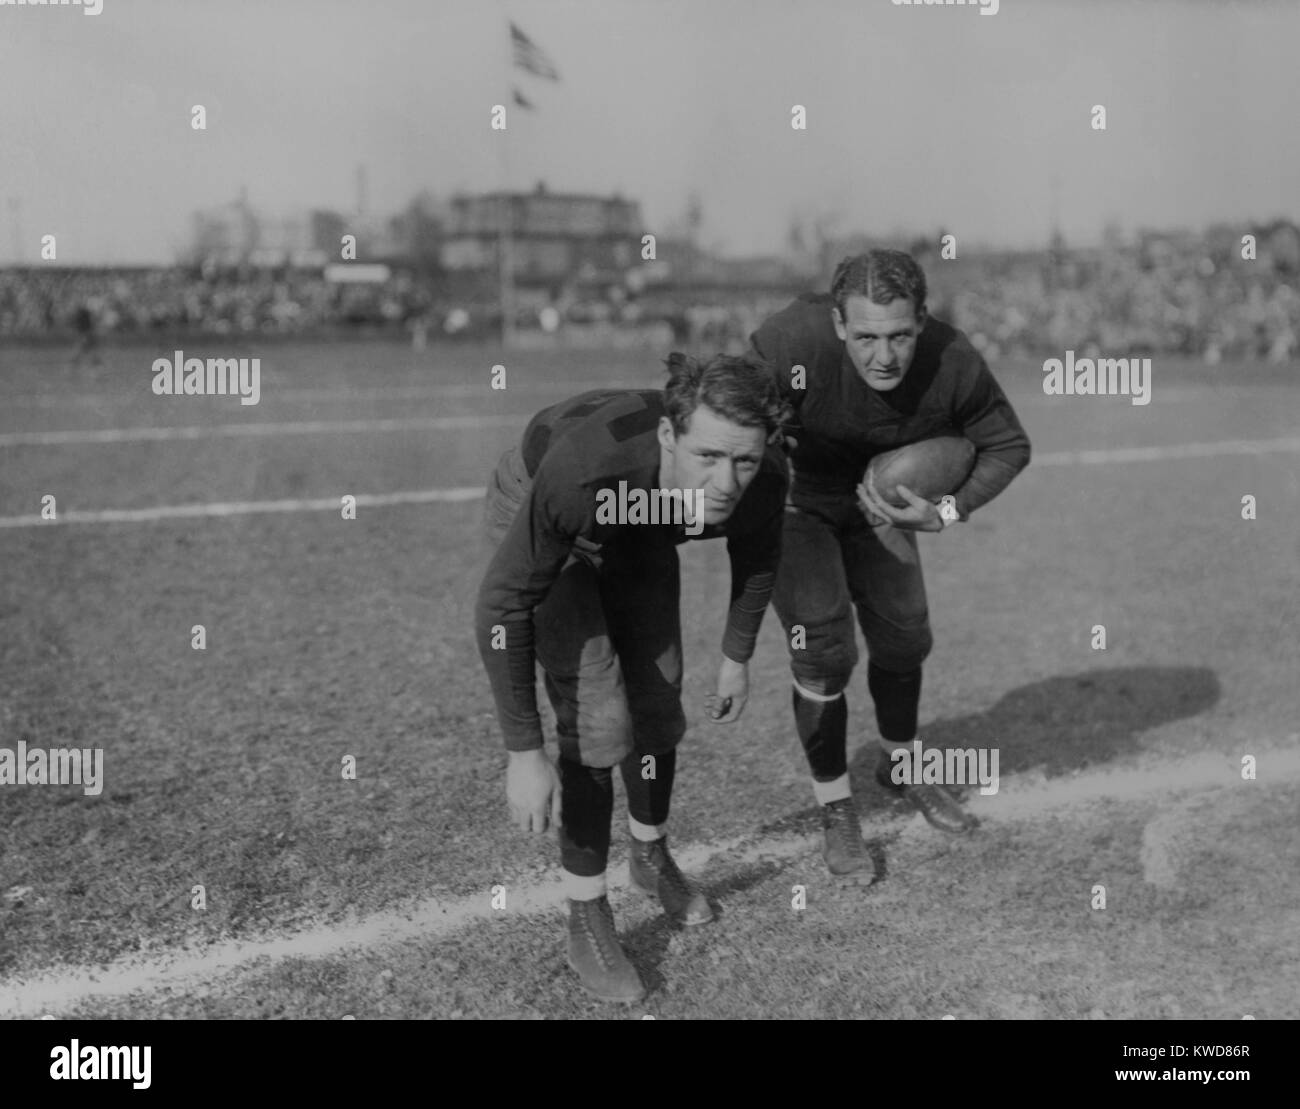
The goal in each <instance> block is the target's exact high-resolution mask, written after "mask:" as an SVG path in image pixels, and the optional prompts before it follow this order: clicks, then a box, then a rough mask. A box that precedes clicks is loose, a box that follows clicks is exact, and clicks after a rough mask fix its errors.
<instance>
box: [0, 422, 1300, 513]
mask: <svg viewBox="0 0 1300 1109" xmlns="http://www.w3.org/2000/svg"><path fill="white" fill-rule="evenodd" d="M476 418H477V417H476ZM493 418H494V419H499V420H501V421H502V426H507V425H508V424H509V423H510V422H511V421H513V422H514V423H522V422H524V421H522V420H515V419H514V417H493ZM446 419H450V420H454V419H460V417H448V418H446ZM351 422H353V423H366V422H367V421H351ZM369 422H378V423H385V424H397V423H413V422H418V421H396V420H389V421H369ZM233 426H235V427H264V426H271V427H273V426H277V425H262V424H247V425H245V424H237V425H233ZM293 426H298V427H312V426H315V425H293ZM331 426H332V425H331ZM484 426H488V425H484ZM136 430H140V429H136ZM144 430H150V429H144ZM154 430H157V431H160V432H161V431H196V432H198V431H211V430H214V429H211V428H158V429H154ZM59 434H74V433H59ZM75 434H80V433H75ZM102 434H107V433H102ZM159 437H160V438H162V437H163V436H159ZM194 437H195V438H200V437H201V436H197V435H196V436H194ZM0 445H3V443H0ZM1270 451H1287V452H1296V451H1300V438H1287V439H1261V440H1249V439H1234V440H1228V441H1225V442H1220V443H1180V444H1176V445H1173V446H1168V447H1118V448H1114V449H1112V450H1095V451H1056V452H1048V453H1044V454H1038V455H1035V456H1034V459H1033V461H1032V462H1031V463H1030V468H1031V470H1032V468H1033V467H1036V466H1093V465H1104V464H1110V463H1117V462H1163V461H1171V460H1174V459H1185V458H1213V457H1216V456H1220V455H1234V454H1250V455H1254V454H1262V453H1267V452H1270ZM484 492H485V490H484V488H483V486H481V485H459V486H448V487H445V488H441V489H416V490H412V491H410V492H404V493H360V494H357V495H356V496H357V507H358V508H363V507H370V508H376V507H383V506H384V505H395V504H444V503H450V504H455V503H458V502H461V501H472V500H477V499H478V498H479V497H481V496H483V494H484ZM340 507H341V502H340V499H339V497H318V498H315V499H295V500H280V501H231V502H222V503H216V504H181V505H158V506H155V507H151V508H109V509H102V510H97V511H96V510H88V511H79V510H76V509H72V510H66V511H63V512H60V513H59V515H58V516H57V517H56V518H55V519H54V520H45V519H42V518H41V516H40V515H29V516H0V529H2V528H36V527H49V526H51V525H58V524H123V523H126V524H141V523H152V522H155V521H158V520H176V519H198V518H202V517H207V516H246V515H251V514H253V513H288V512H330V511H334V512H336V511H338V510H339V508H340Z"/></svg>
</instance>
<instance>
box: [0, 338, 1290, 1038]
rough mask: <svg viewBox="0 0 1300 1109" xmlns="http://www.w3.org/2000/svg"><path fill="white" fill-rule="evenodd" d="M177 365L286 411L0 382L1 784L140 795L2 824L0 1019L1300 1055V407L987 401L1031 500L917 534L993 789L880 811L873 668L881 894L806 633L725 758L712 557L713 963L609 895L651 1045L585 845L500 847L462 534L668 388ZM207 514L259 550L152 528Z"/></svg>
mask: <svg viewBox="0 0 1300 1109" xmlns="http://www.w3.org/2000/svg"><path fill="white" fill-rule="evenodd" d="M177 345H181V346H186V347H192V348H193V349H187V350H186V353H187V354H191V355H202V356H207V355H216V356H227V355H230V354H237V353H243V354H245V355H248V356H258V357H260V358H261V373H262V377H261V402H260V404H258V405H257V406H241V405H240V404H239V403H238V401H237V400H236V399H234V398H229V397H227V398H222V397H188V398H167V397H156V396H154V395H153V394H152V392H151V391H150V381H151V377H152V374H151V371H150V366H151V363H152V361H153V359H154V358H156V357H159V356H163V355H169V354H170V348H169V349H167V350H161V349H152V348H149V349H145V348H136V349H119V350H110V351H107V352H106V353H105V357H104V361H103V364H102V365H100V366H95V367H89V366H82V367H75V366H74V365H73V364H72V361H71V358H70V356H69V352H68V351H67V350H58V349H51V348H45V349H39V350H36V349H24V348H14V347H7V348H0V565H3V568H4V573H3V576H2V577H0V747H8V748H11V749H12V748H15V747H16V746H17V744H18V742H19V741H23V742H25V743H26V744H27V745H28V746H29V747H42V748H56V747H67V746H73V745H75V746H78V747H83V748H102V749H103V751H104V766H105V781H104V786H103V791H102V793H101V794H99V795H98V796H86V795H85V794H84V793H83V790H82V789H81V788H80V787H77V786H50V785H46V786H27V787H19V786H0V1015H7V1016H33V1015H41V1014H44V1013H53V1014H56V1015H62V1016H71V1015H80V1016H114V1017H143V1016H167V1017H177V1018H187V1017H295V1018H296V1017H326V1018H337V1017H340V1016H343V1015H345V1014H350V1015H354V1016H356V1017H358V1018H368V1017H443V1018H445V1017H467V1018H468V1017H533V1018H537V1017H542V1018H551V1017H582V1016H620V1017H625V1016H632V1017H639V1016H641V1015H644V1014H647V1013H649V1014H653V1015H655V1016H657V1017H676V1018H688V1017H785V1016H794V1017H814V1016H826V1017H849V1016H862V1017H918V1018H936V1017H940V1016H943V1015H946V1014H951V1015H954V1016H956V1017H958V1018H1004V1017H1035V1018H1039V1017H1041V1018H1083V1017H1094V1018H1099V1017H1105V1018H1165V1017H1198V1018H1199V1017H1240V1016H1241V1015H1243V1014H1251V1015H1254V1016H1256V1017H1258V1018H1261V1019H1263V1018H1269V1017H1272V1018H1279V1017H1281V1018H1295V1017H1298V1016H1300V951H1298V950H1297V947H1296V944H1295V937H1296V936H1297V935H1300V823H1298V822H1297V819H1296V817H1297V814H1298V813H1300V682H1298V681H1297V678H1300V630H1298V629H1300V589H1297V571H1298V570H1300V524H1298V523H1297V521H1300V476H1298V474H1300V457H1298V455H1300V438H1297V419H1296V414H1297V413H1298V412H1300V379H1298V378H1297V372H1298V371H1297V369H1296V367H1295V366H1290V367H1265V366H1254V365H1235V366H1219V367H1213V368H1209V367H1205V366H1201V365H1196V364H1190V363H1181V362H1179V361H1177V360H1176V359H1172V358H1156V359H1155V360H1154V372H1153V399H1152V402H1151V404H1150V405H1148V406H1145V407H1141V406H1133V405H1131V404H1130V403H1129V401H1128V399H1127V398H1124V397H1099V398H1083V397H1061V398H1055V397H1046V396H1044V395H1043V394H1042V390H1041V376H1042V375H1041V372H1040V370H1039V369H1038V368H1037V366H1036V365H1035V364H1032V363H1027V362H1022V363H1011V364H1006V365H1001V366H995V367H994V370H995V372H996V373H997V374H998V377H999V379H1000V381H1001V382H1002V383H1003V385H1004V387H1005V388H1006V390H1007V392H1008V394H1009V395H1010V396H1011V399H1012V401H1013V403H1015V404H1016V406H1017V409H1018V411H1019V412H1020V415H1021V417H1022V420H1023V421H1024V423H1025V426H1026V428H1027V430H1028V431H1029V435H1030V438H1031V439H1032V441H1033V444H1034V451H1035V458H1034V461H1033V462H1032V463H1031V465H1030V467H1029V469H1028V470H1027V471H1026V472H1025V473H1024V474H1022V475H1021V476H1020V478H1018V479H1017V481H1016V482H1015V483H1014V484H1013V485H1012V486H1011V487H1010V488H1009V489H1008V490H1007V492H1006V493H1004V494H1003V496H1002V497H1001V498H999V499H998V500H997V501H995V502H994V503H993V504H991V505H989V506H988V507H986V508H985V509H983V510H982V511H980V512H979V513H977V514H976V515H975V517H974V518H973V519H972V520H971V521H970V522H969V523H968V524H965V525H962V526H960V527H958V528H957V529H955V530H954V531H952V532H950V533H947V534H943V535H938V536H924V537H923V538H922V544H923V548H922V549H923V558H924V560H925V564H926V567H927V584H928V589H929V596H930V605H931V612H932V622H933V627H934V632H935V639H936V647H935V650H934V653H933V655H932V656H931V658H930V661H929V662H928V664H927V668H926V679H925V689H924V693H923V698H922V736H923V738H924V739H925V741H926V742H927V744H937V745H953V746H963V747H968V746H985V747H997V748H998V750H999V752H1000V771H1001V775H1002V780H1001V789H1000V791H999V793H998V794H996V795H994V796H990V797H979V796H973V797H971V798H970V800H969V802H968V803H969V804H970V805H971V807H972V808H973V809H974V810H975V811H976V812H978V813H979V815H980V817H981V819H982V827H981V829H980V830H979V831H978V832H977V833H976V834H975V835H974V836H972V837H969V838H967V839H963V840H956V841H954V840H951V839H947V838H944V837H943V836H942V835H941V833H939V832H936V831H933V830H932V829H930V828H929V826H928V825H926V824H924V822H923V821H921V819H920V818H919V817H918V816H915V815H914V814H913V813H912V812H911V810H910V809H908V808H906V807H905V806H900V805H899V803H897V802H895V801H893V800H891V799H888V798H887V797H885V796H884V795H883V794H882V793H881V792H880V791H879V790H878V789H877V788H876V787H875V786H874V784H873V783H872V781H871V769H872V766H873V765H874V762H873V760H874V735H875V730H874V722H873V721H872V719H871V714H870V711H869V704H868V701H867V697H866V689H865V680H864V678H863V676H862V672H861V671H859V673H858V674H857V675H856V676H855V680H854V684H853V686H852V688H851V690H850V727H851V745H852V760H853V761H852V771H853V776H854V779H855V790H856V793H857V796H858V800H859V808H860V810H861V811H862V813H863V817H864V831H865V832H866V834H867V835H868V838H869V841H870V844H871V849H872V852H873V854H874V855H875V857H876V859H877V870H878V875H877V880H876V882H875V883H874V884H872V885H871V886H870V887H867V888H862V887H855V886H854V887H847V886H846V887H838V886H836V885H835V884H833V883H832V881H831V880H830V879H829V877H828V876H827V875H826V873H825V870H824V867H823V865H822V863H821V859H820V855H819V838H818V835H817V827H818V826H817V818H816V812H815V809H814V806H813V801H812V795H811V790H810V788H809V785H808V781H807V775H806V772H805V768H804V763H803V756H802V753H801V752H800V750H799V748H798V744H797V741H796V739H795V736H794V733H793V726H792V721H791V719H790V709H789V692H788V689H789V685H788V673H787V669H786V659H785V649H784V645H783V643H782V642H781V638H780V634H779V628H778V627H777V624H776V621H775V619H774V618H773V617H772V616H770V615H769V617H768V619H767V621H766V623H765V625H764V630H763V634H762V638H761V641H760V645H759V649H758V653H757V655H756V657H755V659H754V662H753V665H752V667H751V677H752V679H753V683H752V684H753V692H752V696H751V700H750V704H749V707H748V709H747V712H746V714H745V716H744V717H742V719H741V720H740V722H739V723H737V724H735V725H733V726H730V727H717V726H714V725H711V724H709V723H707V722H706V721H705V719H704V712H703V699H704V695H705V693H706V691H707V687H708V683H709V681H710V678H711V671H712V667H713V665H714V661H715V659H716V651H717V644H718V642H719V638H720V635H721V630H722V620H723V600H722V598H723V597H725V593H726V581H727V572H726V556H725V550H724V549H723V547H722V544H719V543H697V544H688V545H687V547H686V548H684V550H683V575H684V576H683V614H684V634H685V649H686V654H687V675H686V697H685V700H686V706H687V713H688V719H689V724H690V727H689V731H688V734H687V737H686V740H685V741H684V745H683V747H682V753H681V756H680V763H679V767H680V769H679V773H678V789H677V792H676V796H675V798H674V813H673V838H674V843H675V844H676V845H677V847H678V849H679V852H680V855H681V857H682V859H683V860H684V861H685V862H687V863H689V867H688V869H692V870H693V871H694V872H695V873H696V874H698V875H699V876H700V877H701V879H702V880H703V882H704V883H705V886H706V888H707V890H708V892H709V894H710V896H711V898H712V899H713V901H714V902H715V904H716V905H717V907H718V909H719V919H718V921H717V922H716V923H715V924H714V925H712V926H710V927H708V928H704V929H699V930H692V931H691V932H689V933H686V932H682V931H679V930H676V929H674V928H672V927H670V926H669V925H668V924H667V923H666V922H665V921H664V920H663V919H662V917H660V916H659V915H658V914H657V913H656V912H654V911H653V906H652V905H650V904H649V903H648V902H645V901H643V900H640V899H638V898H637V897H635V896H634V895H633V894H632V893H630V892H628V891H627V890H626V885H625V883H621V884H618V885H616V888H615V890H614V893H613V896H612V900H613V902H614V905H615V910H616V913H617V914H618V918H619V922H620V927H621V929H622V930H623V931H624V932H625V933H626V934H627V935H628V937H629V946H630V950H631V953H632V955H633V958H634V960H635V961H636V962H637V964H638V965H639V966H640V967H641V969H642V971H643V974H644V975H645V977H646V978H647V980H648V982H649V983H650V984H651V986H652V992H651V994H650V996H649V997H648V998H647V999H646V1001H645V1002H643V1003H642V1004H641V1005H640V1006H637V1007H635V1008H634V1009H630V1010H624V1009H621V1008H613V1007H609V1006H603V1005H600V1004H599V1003H596V1002H592V1001H588V1000H587V999H586V998H585V997H584V996H583V995H581V993H580V991H579V990H578V988H577V987H576V983H575V981H574V979H573V976H572V974H571V972H570V971H569V970H568V968H567V966H566V964H565V961H564V956H563V947H562V939H561V937H562V916H561V913H560V910H559V907H558V906H559V903H560V902H559V897H558V894H557V893H556V890H555V887H554V885H553V878H554V874H555V858H556V853H555V848H554V844H553V843H552V842H550V841H547V840H545V839H536V840H534V839H529V838H527V837H525V836H524V835H523V834H522V833H518V832H514V831H512V830H510V829H509V828H508V826H507V823H506V820H505V805H504V786H503V780H504V763H505V759H504V755H503V752H502V750H501V744H500V741H499V738H498V736H497V734H496V728H495V722H494V717H493V713H492V710H491V702H490V698H489V697H488V694H487V689H486V682H485V679H484V677H483V675H482V672H481V667H480V664H479V661H478V658H477V654H476V652H475V650H474V647H473V640H472V634H471V609H472V604H473V598H474V593H475V590H476V588H477V585H478V580H479V577H480V575H481V573H482V569H483V566H484V549H483V547H482V546H481V544H480V541H479V538H478V529H477V524H478V517H479V504H478V502H477V498H476V496H475V494H474V492H473V490H474V489H476V488H477V487H479V486H481V485H482V484H483V483H484V481H485V479H486V477H487V474H488V472H489V470H490V467H491V466H492V464H493V463H494V461H495V459H496V456H497V455H498V453H499V452H500V451H501V450H502V449H503V448H504V447H505V446H506V445H508V444H509V443H510V442H511V441H512V440H513V439H514V438H516V437H517V435H518V433H519V431H520V429H521V428H522V426H523V424H524V422H526V420H527V418H528V417H529V416H530V415H531V414H532V413H533V411H535V410H536V409H537V408H539V407H541V406H542V405H544V404H546V403H550V402H551V401H553V400H556V399H559V398H561V397H563V396H565V395H567V394H570V393H573V392H577V391H580V390H581V389H583V388H586V387H590V386H591V385H593V384H596V383H610V382H612V383H624V384H638V385H647V384H655V383H657V382H658V381H659V373H660V362H659V359H660V358H661V357H662V355H663V354H664V353H666V352H657V351H647V352H644V353H636V352H628V351H621V352H618V353H616V354H611V353H605V354H602V353H600V352H593V351H583V352H575V353H572V354H564V353H561V352H555V351H550V352H530V353H512V354H510V355H504V354H502V353H501V352H500V351H499V350H496V349H492V348H477V347H454V348H439V349H431V350H428V351H424V352H414V351H411V350H409V349H406V348H403V347H399V346H395V345H385V344H379V343H374V344H364V343H341V344H333V345H328V344H317V345H312V344H298V345H285V344H276V345H265V346H260V345H259V346H254V347H250V348H249V349H247V350H245V351H242V352H237V351H234V350H232V349H231V347H229V346H225V347H222V348H221V349H219V350H218V349H215V348H213V347H212V346H211V344H198V343H197V342H192V343H189V344H177ZM201 347H202V349H200V348H201ZM498 362H501V363H504V364H505V365H506V367H507V388H506V389H504V390H498V391H494V390H492V389H490V388H489V387H488V383H489V379H490V373H491V367H492V365H493V364H494V363H498ZM178 429H190V430H184V431H182V430H178ZM108 431H111V432H114V434H109V435H105V434H92V433H102V432H108ZM54 433H67V434H54ZM1223 444H1227V446H1222V445H1223ZM1131 448H1150V450H1146V451H1139V452H1136V453H1135V452H1133V451H1132V450H1130V449H1131ZM1076 452H1094V453H1092V454H1085V455H1080V454H1078V453H1076ZM430 491H442V492H430ZM396 493H402V494H418V496H416V497H413V498H411V499H409V500H403V499H401V498H398V499H397V501H396V503H387V504H381V503H373V502H370V501H368V500H367V499H366V498H367V497H375V496H381V495H387V494H396ZM1247 494H1249V495H1252V496H1254V497H1255V498H1256V503H1257V513H1258V518H1257V519H1255V520H1253V521H1247V520H1243V519H1242V508H1241V504H1242V497H1243V496H1245V495H1247ZM47 495H49V496H54V497H55V498H56V504H57V517H56V519H55V520H54V521H48V520H42V519H41V518H40V515H39V514H40V511H41V505H42V498H43V497H45V496H47ZM345 495H355V496H357V497H358V498H359V507H358V510H357V514H356V519H355V520H346V519H343V518H342V513H341V512H340V510H339V507H338V506H339V505H340V503H341V498H342V497H344V496H345ZM265 502H283V503H280V504H279V505H278V506H276V507H275V508H274V510H269V511H267V510H262V511H255V510H254V509H257V508H259V507H260V508H261V509H266V508H267V505H266V503H265ZM196 505H200V506H201V505H209V506H212V505H223V506H225V507H224V508H222V509H220V510H216V509H212V510H209V511H208V514H201V515H193V516H183V515H176V514H172V513H168V512H165V511H159V510H161V509H169V508H175V507H178V506H196ZM322 506H327V507H322ZM111 510H134V511H133V512H132V513H127V514H125V515H122V516H120V517H118V518H111V517H105V516H104V515H102V514H104V513H107V512H110V511H111ZM96 514H100V515H96ZM199 624H201V625H203V627H204V629H205V631H206V644H207V645H206V649H205V650H194V649H192V647H191V639H192V631H191V629H192V628H193V626H194V625H199ZM1097 624H1101V625H1104V626H1105V628H1106V637H1107V642H1106V649H1105V650H1094V649H1093V647H1092V645H1091V641H1092V628H1093V626H1094V625H1097ZM1248 754H1249V755H1253V756H1254V757H1255V758H1256V759H1257V762H1258V777H1257V779H1256V780H1253V781H1243V779H1242V776H1241V773H1240V767H1241V759H1242V756H1244V755H1248ZM348 755H351V756H354V757H355V759H356V767H357V778H356V780H355V781H349V780H344V779H343V776H342V773H341V767H342V762H343V759H344V757H345V756H348ZM622 811H623V810H622V807H621V801H620V805H619V808H617V809H616V830H615V858H614V863H613V871H612V872H613V874H614V875H615V876H617V877H619V878H620V879H621V878H622V877H623V876H625V872H626V867H625V865H624V854H623V843H624V839H625V833H624V832H623V831H622V827H623V825H622V815H621V814H622ZM199 884H201V885H202V886H203V887H204V889H205V897H206V908H205V909H203V910H201V911H200V910H196V909H194V908H192V907H191V899H192V888H193V887H194V886H195V885H199ZM1096 884H1102V885H1104V886H1105V887H1106V895H1107V904H1106V907H1105V909H1101V910H1097V909H1093V908H1092V907H1091V904H1092V899H1093V887H1094V885H1096ZM800 885H801V886H803V887H805V891H806V897H807V907H806V909H804V910H802V911H796V910H794V909H793V908H792V896H793V893H792V890H793V887H795V886H800ZM494 886H504V887H505V891H506V908H505V910H504V911H501V910H494V909H493V908H492V907H491V898H492V893H491V891H492V888H493V887H494Z"/></svg>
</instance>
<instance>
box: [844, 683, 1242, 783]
mask: <svg viewBox="0 0 1300 1109" xmlns="http://www.w3.org/2000/svg"><path fill="white" fill-rule="evenodd" d="M1221 695H1222V690H1221V688H1220V686H1219V679H1218V676H1217V675H1216V674H1215V673H1214V671H1213V670H1210V669H1208V668H1207V667H1204V666H1134V667H1124V668H1120V667H1112V668H1110V669H1106V670H1087V671H1083V672H1081V673H1078V674H1067V675H1061V676H1058V677H1054V678H1046V679H1044V680H1043V681H1039V682H1031V683H1030V684H1029V685H1024V686H1020V687H1019V688H1017V689H1013V690H1011V691H1010V692H1008V693H1006V694H1004V695H1003V696H1002V697H1001V698H1000V699H999V700H998V701H997V702H996V703H995V704H994V705H993V706H992V707H990V708H988V709H986V710H984V711H983V712H975V713H969V714H968V715H965V716H956V717H951V718H949V719H944V720H932V721H930V722H929V723H928V724H926V723H923V724H922V725H921V742H922V743H923V744H924V745H925V746H926V747H942V748H968V747H974V748H981V747H982V748H989V749H994V748H996V749H997V751H998V762H999V768H998V772H999V774H1014V773H1016V772H1017V771H1022V770H1027V769H1029V768H1030V767H1041V768H1042V770H1043V772H1044V773H1045V774H1046V775H1047V777H1049V778H1054V777H1058V776H1060V775H1062V774H1068V773H1070V772H1071V771H1075V770H1084V769H1087V768H1088V767H1092V766H1097V765H1099V764H1103V763H1107V762H1111V761H1112V760H1114V759H1117V758H1123V757H1125V756H1129V755H1133V754H1136V753H1137V752H1138V751H1139V750H1141V746H1142V745H1141V743H1140V742H1139V740H1140V737H1141V735H1142V733H1143V732H1147V731H1150V730H1151V729H1152V728H1156V727H1159V726H1160V725H1162V724H1168V723H1170V722H1171V721H1174V720H1186V719H1188V718H1190V717H1193V716H1198V715H1200V714H1201V713H1203V712H1205V711H1207V710H1208V709H1210V708H1212V707H1213V706H1214V705H1215V704H1216V703H1217V702H1218V700H1219V698H1220V696H1221ZM876 759H877V749H876V746H875V745H874V744H863V745H862V746H861V747H859V749H858V750H857V752H856V753H855V754H854V757H853V759H852V761H851V763H850V767H849V772H850V774H851V775H852V776H853V782H854V788H855V789H857V788H862V787H867V786H869V787H870V788H871V789H874V790H876V792H878V793H879V792H882V791H880V790H879V788H878V787H877V786H876V785H875V783H874V779H873V772H874V770H875V766H876Z"/></svg>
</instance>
